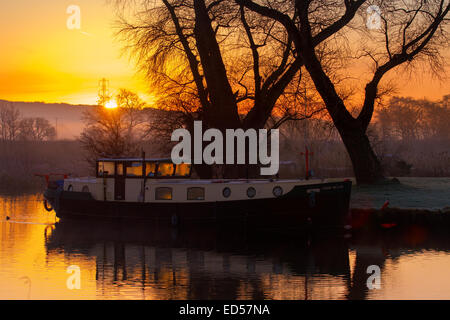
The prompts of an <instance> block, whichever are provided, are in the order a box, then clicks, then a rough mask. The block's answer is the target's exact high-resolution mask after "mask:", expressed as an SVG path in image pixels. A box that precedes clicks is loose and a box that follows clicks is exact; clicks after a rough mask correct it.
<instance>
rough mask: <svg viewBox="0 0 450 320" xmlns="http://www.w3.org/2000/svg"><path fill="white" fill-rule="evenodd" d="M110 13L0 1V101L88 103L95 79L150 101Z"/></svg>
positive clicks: (434, 84) (416, 88) (420, 88)
mask: <svg viewBox="0 0 450 320" xmlns="http://www.w3.org/2000/svg"><path fill="white" fill-rule="evenodd" d="M72 4H75V5H78V6H79V7H80V9H81V29H80V30H69V29H68V28H67V26H66V22H67V19H68V17H69V16H70V14H68V13H66V9H67V7H68V6H69V5H72ZM114 19H115V16H114V10H113V6H112V5H111V4H108V1H107V0H77V1H73V0H70V1H63V0H40V1H32V0H14V1H1V2H0V30H2V32H1V33H0V43H1V46H0V64H1V68H0V99H5V100H12V101H45V102H67V103H73V104H94V103H95V102H96V98H97V90H98V81H99V79H101V78H103V77H105V78H107V79H109V80H110V87H111V91H112V92H113V93H114V92H116V91H117V90H118V89H119V88H127V89H130V90H132V91H134V92H137V93H138V94H139V95H140V96H141V97H142V98H144V99H145V100H147V101H151V95H148V88H147V87H146V83H145V81H144V80H143V78H142V77H141V76H139V75H137V74H136V69H135V66H134V65H133V63H132V62H130V61H129V60H128V58H127V57H121V56H120V52H121V47H122V44H121V43H120V42H118V40H115V39H114V36H113V33H114V29H113V28H112V26H113V22H114ZM405 83H408V85H407V86H403V87H400V88H399V89H400V90H399V92H398V94H400V95H409V96H412V97H416V98H423V97H427V98H430V99H439V98H441V97H442V96H443V95H444V94H448V93H450V86H449V84H448V81H447V82H442V83H440V82H438V81H431V80H430V79H429V76H428V75H427V74H421V75H420V76H418V77H415V78H414V79H412V80H410V81H407V82H405Z"/></svg>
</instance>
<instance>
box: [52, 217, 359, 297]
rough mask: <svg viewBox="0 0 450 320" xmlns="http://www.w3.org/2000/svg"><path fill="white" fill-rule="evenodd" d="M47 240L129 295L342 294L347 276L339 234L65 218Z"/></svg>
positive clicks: (100, 281)
mask: <svg viewBox="0 0 450 320" xmlns="http://www.w3.org/2000/svg"><path fill="white" fill-rule="evenodd" d="M46 247H47V252H48V255H49V259H51V256H52V254H54V253H55V254H60V253H61V251H63V252H64V254H65V255H67V256H70V255H72V256H73V255H80V254H81V255H85V256H87V257H88V259H89V260H95V265H96V270H95V272H96V275H95V278H96V282H97V292H98V291H105V292H108V291H112V292H118V291H121V292H122V291H123V292H122V293H121V294H123V295H126V294H127V293H126V292H128V293H129V292H130V291H133V290H134V293H133V297H134V298H147V299H267V298H268V299H317V298H325V299H342V298H345V294H346V291H347V287H348V285H349V281H350V268H349V258H348V257H349V255H348V248H347V245H346V243H345V240H344V238H343V237H342V236H341V237H339V238H334V239H330V238H329V237H327V238H321V237H315V236H311V235H300V236H292V235H289V236H283V235H279V234H278V235H277V234H273V233H267V234H265V233H261V232H252V231H249V230H245V229H244V228H242V229H240V228H234V229H233V231H230V229H229V228H226V229H223V230H221V229H220V228H217V227H215V228H213V227H211V228H198V227H197V228H190V229H174V228H168V227H157V226H152V225H151V224H145V225H143V224H134V225H130V224H118V223H104V224H102V225H101V226H99V225H90V224H87V223H81V222H74V221H65V222H60V223H57V224H56V226H55V229H54V230H53V232H52V233H51V235H49V236H48V238H47V239H46ZM316 283H318V285H317V286H316ZM139 293H140V294H141V295H140V297H139V296H137V295H138V294H139Z"/></svg>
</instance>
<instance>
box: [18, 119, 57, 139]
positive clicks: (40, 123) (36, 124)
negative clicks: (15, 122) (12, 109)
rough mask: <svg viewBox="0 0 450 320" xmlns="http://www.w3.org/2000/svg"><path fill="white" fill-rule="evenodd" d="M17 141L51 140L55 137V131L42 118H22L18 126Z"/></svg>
mask: <svg viewBox="0 0 450 320" xmlns="http://www.w3.org/2000/svg"><path fill="white" fill-rule="evenodd" d="M19 128H20V129H19V130H20V133H19V139H20V140H26V141H44V140H52V139H54V138H55V137H56V129H55V127H54V126H52V125H51V124H50V122H49V121H48V120H47V119H44V118H39V117H37V118H24V119H22V120H21V121H20V124H19Z"/></svg>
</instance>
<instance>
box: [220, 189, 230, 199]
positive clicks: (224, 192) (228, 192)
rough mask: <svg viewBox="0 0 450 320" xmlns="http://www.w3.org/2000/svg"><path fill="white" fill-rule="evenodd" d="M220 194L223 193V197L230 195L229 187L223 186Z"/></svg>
mask: <svg viewBox="0 0 450 320" xmlns="http://www.w3.org/2000/svg"><path fill="white" fill-rule="evenodd" d="M222 195H223V196H224V197H225V198H228V197H229V196H231V189H230V188H228V187H225V188H223V190H222Z"/></svg>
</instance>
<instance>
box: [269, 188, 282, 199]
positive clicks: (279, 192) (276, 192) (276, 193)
mask: <svg viewBox="0 0 450 320" xmlns="http://www.w3.org/2000/svg"><path fill="white" fill-rule="evenodd" d="M272 193H273V195H274V196H275V197H280V196H282V195H283V189H282V188H281V187H280V186H276V187H275V188H273V190H272Z"/></svg>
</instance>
